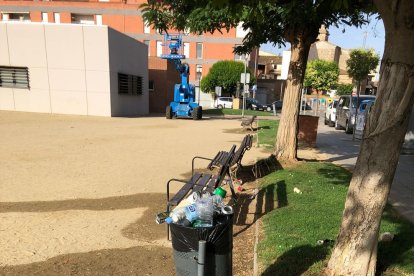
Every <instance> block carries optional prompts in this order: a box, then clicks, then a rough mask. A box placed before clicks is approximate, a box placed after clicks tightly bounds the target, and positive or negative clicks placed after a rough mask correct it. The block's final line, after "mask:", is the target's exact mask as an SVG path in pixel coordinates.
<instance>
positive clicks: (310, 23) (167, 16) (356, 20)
mask: <svg viewBox="0 0 414 276" xmlns="http://www.w3.org/2000/svg"><path fill="white" fill-rule="evenodd" d="M140 8H141V9H142V11H143V18H144V20H146V21H147V22H149V23H150V24H153V25H154V26H155V27H156V28H157V29H158V30H160V31H165V32H167V31H168V30H172V29H175V30H179V31H183V30H185V29H187V30H189V31H190V32H192V33H197V34H201V33H203V32H210V33H213V32H214V31H219V32H223V31H226V30H227V31H228V30H230V28H234V27H236V26H237V25H238V24H239V23H241V22H243V25H242V27H243V29H244V30H249V33H248V34H247V36H246V37H245V38H244V39H243V45H242V46H240V47H238V48H237V52H238V53H249V52H250V51H251V50H252V49H253V48H254V47H257V46H259V45H260V44H262V43H267V42H272V43H274V44H278V45H284V43H285V42H290V43H292V44H297V43H298V39H299V34H302V33H303V30H312V31H311V32H310V33H312V38H311V39H312V40H313V41H311V43H312V42H314V41H315V40H316V36H317V31H318V29H319V27H320V26H321V24H325V26H326V27H329V26H331V25H335V26H338V25H339V24H347V25H361V24H363V23H365V22H366V21H367V20H366V17H365V12H366V11H367V10H370V9H371V8H372V3H371V1H367V0H363V1H361V0H346V1H344V0H335V1H328V0H318V1H284V0H275V1H266V0H258V1H230V0H210V1H208V0H201V1H192V0H182V1H175V0H157V1H155V0H152V1H148V4H142V5H141V6H140ZM307 39H308V38H307Z"/></svg>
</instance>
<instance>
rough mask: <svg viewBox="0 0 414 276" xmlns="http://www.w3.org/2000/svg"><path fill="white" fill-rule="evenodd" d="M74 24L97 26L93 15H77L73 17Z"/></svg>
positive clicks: (73, 14)
mask: <svg viewBox="0 0 414 276" xmlns="http://www.w3.org/2000/svg"><path fill="white" fill-rule="evenodd" d="M71 19H72V23H73V24H91V25H94V24H95V18H94V16H93V15H92V14H75V13H72V16H71Z"/></svg>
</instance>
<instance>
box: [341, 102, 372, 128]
mask: <svg viewBox="0 0 414 276" xmlns="http://www.w3.org/2000/svg"><path fill="white" fill-rule="evenodd" d="M365 100H375V96H370V95H361V96H359V102H358V104H357V97H356V96H351V95H346V96H341V97H340V98H339V101H338V105H337V107H336V120H335V129H345V132H346V133H348V134H349V133H352V132H353V131H354V125H355V121H356V118H355V114H356V107H357V106H359V105H360V103H361V102H362V101H365Z"/></svg>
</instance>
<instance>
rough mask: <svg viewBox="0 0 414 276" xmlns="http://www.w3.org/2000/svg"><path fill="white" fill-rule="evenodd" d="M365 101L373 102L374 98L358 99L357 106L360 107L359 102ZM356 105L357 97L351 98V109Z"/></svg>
mask: <svg viewBox="0 0 414 276" xmlns="http://www.w3.org/2000/svg"><path fill="white" fill-rule="evenodd" d="M365 100H374V98H372V97H359V102H358V105H360V104H361V102H362V101H365ZM356 103H357V97H352V107H353V108H355V107H356V106H357V104H356Z"/></svg>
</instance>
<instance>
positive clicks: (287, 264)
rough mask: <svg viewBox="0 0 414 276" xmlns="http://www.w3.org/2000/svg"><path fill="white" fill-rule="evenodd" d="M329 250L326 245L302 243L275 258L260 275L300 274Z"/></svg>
mask: <svg viewBox="0 0 414 276" xmlns="http://www.w3.org/2000/svg"><path fill="white" fill-rule="evenodd" d="M329 251H330V247H329V246H328V245H320V246H311V245H302V246H298V247H295V248H292V249H290V250H289V251H287V252H285V253H284V254H283V255H281V256H280V257H279V258H277V260H276V261H275V262H274V263H273V264H272V265H270V266H269V267H268V268H267V269H266V270H265V271H264V272H263V273H262V275H269V276H270V275H301V274H302V273H304V272H305V271H307V270H308V269H309V267H311V266H312V265H313V264H314V263H316V262H318V261H321V260H324V259H325V258H326V256H327V255H328V254H329Z"/></svg>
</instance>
